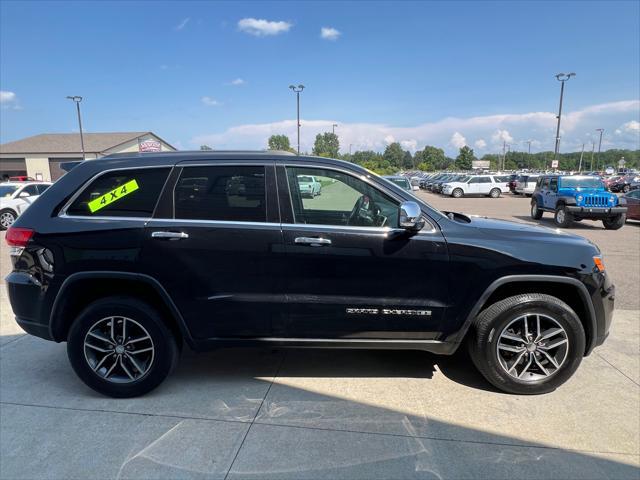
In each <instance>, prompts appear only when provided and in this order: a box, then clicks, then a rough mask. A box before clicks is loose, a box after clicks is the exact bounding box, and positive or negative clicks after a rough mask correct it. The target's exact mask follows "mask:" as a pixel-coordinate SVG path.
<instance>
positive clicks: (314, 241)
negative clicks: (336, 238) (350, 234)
mask: <svg viewBox="0 0 640 480" xmlns="http://www.w3.org/2000/svg"><path fill="white" fill-rule="evenodd" d="M293 242H294V243H297V244H298V245H310V246H312V247H324V246H326V245H331V240H329V239H328V238H319V237H296V239H295V240H294V241H293Z"/></svg>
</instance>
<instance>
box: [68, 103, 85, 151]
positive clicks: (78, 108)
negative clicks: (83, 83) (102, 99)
mask: <svg viewBox="0 0 640 480" xmlns="http://www.w3.org/2000/svg"><path fill="white" fill-rule="evenodd" d="M67 98H68V99H69V100H71V101H72V102H74V103H75V104H76V109H77V110H78V126H79V127H80V148H82V160H84V159H85V157H84V136H83V135H82V117H81V116H80V102H81V101H82V97H80V96H78V95H74V96H67Z"/></svg>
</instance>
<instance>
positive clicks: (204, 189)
mask: <svg viewBox="0 0 640 480" xmlns="http://www.w3.org/2000/svg"><path fill="white" fill-rule="evenodd" d="M174 202H175V218H181V219H187V220H226V221H244V222H264V221H266V219H267V200H266V196H265V176H264V167H260V166H246V167H245V166H240V165H239V166H220V167H215V166H212V167H185V168H184V169H183V170H182V173H181V174H180V179H179V180H178V183H177V184H176V188H175V191H174Z"/></svg>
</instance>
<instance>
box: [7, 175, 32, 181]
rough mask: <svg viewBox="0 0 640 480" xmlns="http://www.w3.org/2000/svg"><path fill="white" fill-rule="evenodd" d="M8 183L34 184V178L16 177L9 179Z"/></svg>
mask: <svg viewBox="0 0 640 480" xmlns="http://www.w3.org/2000/svg"><path fill="white" fill-rule="evenodd" d="M9 181H10V182H35V181H36V180H35V178H31V177H28V176H26V175H17V176H15V177H9Z"/></svg>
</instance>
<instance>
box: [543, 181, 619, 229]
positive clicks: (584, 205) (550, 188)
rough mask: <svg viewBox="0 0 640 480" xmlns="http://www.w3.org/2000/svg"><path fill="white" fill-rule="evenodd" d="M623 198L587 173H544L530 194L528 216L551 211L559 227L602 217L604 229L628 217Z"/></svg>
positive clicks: (616, 227)
mask: <svg viewBox="0 0 640 480" xmlns="http://www.w3.org/2000/svg"><path fill="white" fill-rule="evenodd" d="M625 204H626V201H625V200H624V199H623V198H618V197H617V196H616V195H615V194H614V193H610V192H608V191H607V189H606V188H605V186H604V183H603V182H602V180H601V179H600V178H599V177H595V176H590V175H543V176H541V177H540V178H538V182H537V183H536V189H535V191H534V192H533V195H532V196H531V218H533V219H535V220H539V219H540V218H542V214H543V213H544V212H553V213H554V214H555V216H554V220H555V223H556V225H558V226H559V227H569V226H570V225H571V223H572V222H574V221H576V222H579V221H580V220H583V219H585V218H587V219H591V220H602V224H603V225H604V228H606V229H607V230H618V229H619V228H622V226H623V225H624V222H625V220H626V219H627V207H626V206H624V205H625Z"/></svg>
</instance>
